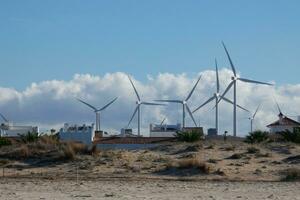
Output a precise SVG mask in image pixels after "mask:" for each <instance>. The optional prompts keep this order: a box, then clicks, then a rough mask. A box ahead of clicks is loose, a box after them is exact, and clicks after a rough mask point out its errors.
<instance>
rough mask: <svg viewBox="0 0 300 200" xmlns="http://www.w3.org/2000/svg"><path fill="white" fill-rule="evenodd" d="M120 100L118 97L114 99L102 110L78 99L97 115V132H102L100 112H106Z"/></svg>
mask: <svg viewBox="0 0 300 200" xmlns="http://www.w3.org/2000/svg"><path fill="white" fill-rule="evenodd" d="M117 99H118V97H116V98H114V99H113V100H112V101H110V102H109V103H108V104H106V105H105V106H103V107H102V108H100V109H97V108H96V107H95V106H92V105H91V104H89V103H87V102H84V101H82V100H80V99H78V98H77V100H78V101H80V102H81V103H83V104H85V105H87V106H88V107H90V108H92V109H93V110H94V112H95V114H96V131H100V130H101V129H100V112H101V111H103V110H105V109H106V108H107V107H108V106H110V105H111V104H112V103H114V102H115V101H116V100H117Z"/></svg>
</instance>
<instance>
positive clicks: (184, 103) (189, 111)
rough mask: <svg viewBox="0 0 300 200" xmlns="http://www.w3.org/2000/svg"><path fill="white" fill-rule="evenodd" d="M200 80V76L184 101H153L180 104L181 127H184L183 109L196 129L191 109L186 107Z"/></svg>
mask: <svg viewBox="0 0 300 200" xmlns="http://www.w3.org/2000/svg"><path fill="white" fill-rule="evenodd" d="M200 79H201V76H200V77H199V78H198V80H197V82H196V84H195V85H194V87H193V89H192V90H191V92H190V93H189V95H188V96H187V98H186V99H185V100H155V101H159V102H168V103H178V104H182V127H183V128H184V127H185V109H186V110H187V111H188V113H189V115H190V117H191V118H192V120H193V122H194V124H195V126H196V127H197V123H196V121H195V119H194V116H193V113H192V111H191V109H190V108H189V106H188V105H187V101H188V100H189V99H190V98H191V96H192V94H193V93H194V91H195V89H196V87H197V85H198V83H199V81H200Z"/></svg>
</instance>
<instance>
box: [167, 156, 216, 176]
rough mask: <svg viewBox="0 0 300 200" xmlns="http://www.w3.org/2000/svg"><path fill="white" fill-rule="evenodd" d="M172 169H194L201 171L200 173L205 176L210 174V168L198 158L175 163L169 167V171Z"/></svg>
mask: <svg viewBox="0 0 300 200" xmlns="http://www.w3.org/2000/svg"><path fill="white" fill-rule="evenodd" d="M172 168H173V169H174V168H175V169H178V170H182V169H192V168H194V169H198V170H200V172H202V173H204V174H209V173H210V167H209V166H208V165H207V164H206V163H205V162H202V161H200V160H198V159H197V158H189V159H183V160H177V161H173V162H171V163H169V165H167V169H172Z"/></svg>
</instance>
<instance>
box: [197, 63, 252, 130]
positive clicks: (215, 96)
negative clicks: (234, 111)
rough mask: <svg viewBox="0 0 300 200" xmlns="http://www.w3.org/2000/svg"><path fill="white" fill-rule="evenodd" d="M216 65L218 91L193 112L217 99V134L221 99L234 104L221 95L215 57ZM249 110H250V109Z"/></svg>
mask: <svg viewBox="0 0 300 200" xmlns="http://www.w3.org/2000/svg"><path fill="white" fill-rule="evenodd" d="M215 65H216V86H217V87H216V89H217V91H216V93H215V94H214V95H213V96H212V97H211V98H209V99H208V100H207V101H206V102H204V103H203V104H202V105H200V106H199V107H198V108H196V109H195V110H194V111H193V113H195V112H196V111H198V110H199V109H201V108H202V107H204V106H205V105H206V104H208V103H210V102H211V101H213V100H215V102H216V105H215V107H214V108H215V109H216V116H215V123H216V131H217V134H218V133H219V105H218V104H219V101H220V100H221V98H222V100H224V101H225V102H227V103H230V104H233V102H232V101H231V100H229V99H227V98H226V97H221V96H220V81H219V70H218V63H217V60H216V59H215ZM237 107H239V108H241V109H243V110H245V111H248V110H247V109H245V108H243V107H242V106H239V105H237ZM248 112H249V111H248Z"/></svg>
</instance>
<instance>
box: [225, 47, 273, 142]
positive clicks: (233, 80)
mask: <svg viewBox="0 0 300 200" xmlns="http://www.w3.org/2000/svg"><path fill="white" fill-rule="evenodd" d="M222 45H223V47H224V50H225V52H226V55H227V58H228V60H229V63H230V66H231V69H232V72H233V76H232V77H231V80H232V81H231V82H230V84H229V85H228V87H227V88H226V90H225V91H224V93H223V94H222V95H221V98H223V97H224V96H225V94H226V93H227V92H228V91H229V89H230V88H231V87H232V86H233V104H234V105H233V136H235V137H236V132H237V120H236V119H237V116H236V110H237V99H236V96H237V95H236V93H237V89H236V86H237V82H238V81H242V82H246V83H255V84H261V85H273V84H270V83H264V82H260V81H254V80H250V79H246V78H240V77H238V76H237V74H236V70H235V67H234V65H233V62H232V60H231V58H230V55H229V53H228V51H227V48H226V46H225V44H224V42H222ZM219 101H220V100H219Z"/></svg>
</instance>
